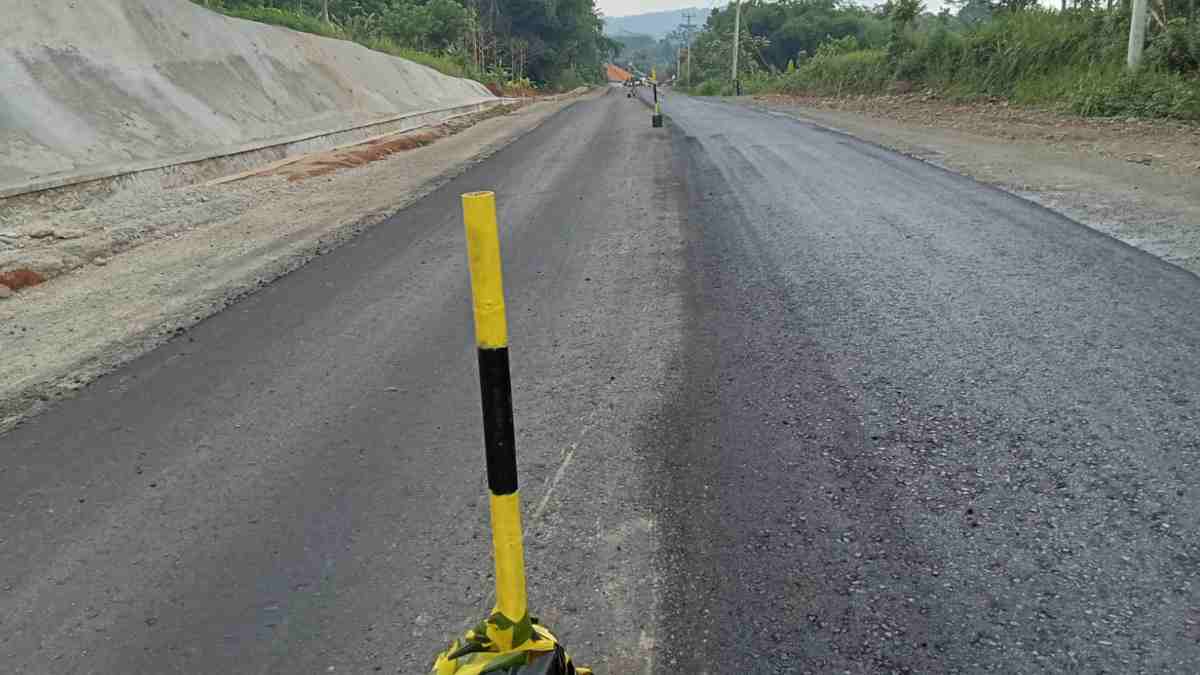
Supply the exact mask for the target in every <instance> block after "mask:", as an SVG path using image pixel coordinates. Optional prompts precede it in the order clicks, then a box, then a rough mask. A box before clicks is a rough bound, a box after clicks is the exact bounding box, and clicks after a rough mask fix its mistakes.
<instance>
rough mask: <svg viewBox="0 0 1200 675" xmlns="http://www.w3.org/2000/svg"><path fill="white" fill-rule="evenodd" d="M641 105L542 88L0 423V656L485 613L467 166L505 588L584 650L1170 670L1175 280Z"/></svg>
mask: <svg viewBox="0 0 1200 675" xmlns="http://www.w3.org/2000/svg"><path fill="white" fill-rule="evenodd" d="M665 109H666V112H667V114H668V115H669V120H668V123H667V127H668V128H667V129H665V130H651V129H650V128H649V112H648V111H647V110H646V108H644V107H643V106H641V105H640V104H639V103H638V102H636V101H631V100H629V99H626V98H624V96H621V95H619V94H613V95H609V96H606V97H603V98H600V99H596V100H591V101H585V102H581V103H579V104H577V105H576V106H574V107H573V108H571V109H569V110H568V111H566V112H564V113H562V114H560V115H558V116H557V117H555V118H554V119H552V120H551V121H550V122H548V123H547V124H546V125H545V126H544V127H542V128H541V129H540V130H538V131H537V132H534V133H532V134H530V135H528V136H526V137H524V138H523V139H522V140H520V141H518V142H517V143H515V144H513V145H512V146H510V147H509V148H507V149H506V150H504V151H502V152H500V153H498V154H497V155H496V156H494V157H493V158H492V159H490V160H489V161H487V162H485V163H483V164H481V165H479V166H477V167H476V168H475V169H473V170H471V171H469V172H468V173H466V174H464V175H463V176H461V177H460V178H458V179H456V180H454V181H452V182H451V183H449V184H448V185H447V186H445V187H444V188H442V189H441V190H439V191H437V192H435V193H434V194H432V195H430V196H429V197H427V198H426V199H424V200H422V201H421V202H418V203H417V204H415V205H413V206H411V207H409V208H407V209H405V210H403V211H401V212H400V213H398V214H397V215H396V217H395V218H393V219H392V220H391V221H389V222H388V223H386V224H385V225H382V226H379V227H377V228H375V229H372V230H370V231H368V232H367V233H365V234H364V235H363V236H361V237H360V238H359V239H357V240H356V241H355V242H354V243H353V244H351V245H349V246H346V247H344V248H341V249H338V250H337V251H335V252H333V253H332V254H330V255H328V256H323V257H322V258H320V259H318V260H317V261H315V262H313V263H312V264H310V265H309V266H307V267H305V268H303V269H301V270H300V271H298V272H296V273H294V274H292V275H290V276H288V277H285V278H283V279H281V280H280V281H279V282H277V283H275V284H273V285H272V286H270V287H269V288H267V289H265V290H263V291H262V292H260V293H259V294H257V295H255V296H252V297H250V298H248V299H246V300H245V301H243V302H242V303H240V304H238V305H236V306H234V307H233V308H231V309H229V310H228V311H226V312H224V313H223V314H220V315H218V316H216V317H214V318H212V319H210V320H208V321H206V322H204V323H202V324H200V325H198V326H197V327H195V328H193V329H192V330H191V331H190V332H189V333H188V334H187V335H184V336H181V337H180V338H178V339H176V340H175V341H173V342H171V343H169V344H167V345H166V346H164V347H163V348H161V349H159V350H158V351H156V352H154V353H152V354H150V355H149V356H147V357H145V358H143V359H141V360H139V361H137V362H135V363H133V364H131V365H130V366H129V367H127V368H125V369H123V370H122V371H119V372H117V373H115V374H113V375H111V376H108V377H106V378H103V379H102V380H100V381H98V382H97V383H96V384H95V385H93V386H92V387H91V388H89V389H88V390H87V391H85V392H84V393H82V394H81V395H80V396H79V397H78V398H76V399H73V400H71V401H67V402H65V403H63V404H61V405H60V406H59V407H58V408H57V409H55V410H52V411H50V412H48V413H46V414H44V415H42V416H40V417H38V418H34V419H33V420H32V421H30V422H29V423H27V424H26V425H24V426H22V427H20V428H18V429H17V430H16V431H15V432H13V433H11V434H10V435H8V436H6V437H3V438H0V468H2V471H0V626H2V630H0V663H4V664H5V666H6V667H7V668H10V669H12V670H15V671H17V672H34V673H42V672H54V673H57V672H67V673H71V672H80V673H82V672H102V673H123V672H221V671H225V672H318V671H328V670H329V669H330V668H331V667H332V668H334V669H335V672H372V671H375V670H376V669H380V670H383V671H386V672H403V673H419V672H422V671H423V669H424V667H425V664H426V661H425V659H427V658H428V656H429V655H430V654H431V653H432V651H433V650H435V649H436V648H438V647H439V646H440V644H441V642H442V641H443V640H444V639H445V638H447V637H449V635H450V634H452V633H454V632H455V631H458V630H461V629H462V628H463V627H464V626H465V623H466V622H467V620H468V619H470V618H472V617H474V616H478V615H479V614H480V612H482V611H483V610H484V608H485V607H486V606H488V603H489V598H488V592H489V585H490V579H489V574H488V567H489V565H490V562H489V560H488V557H487V542H486V538H487V530H486V522H485V520H484V515H485V505H486V500H485V499H484V494H485V492H484V484H483V477H482V471H481V462H482V452H481V450H480V441H479V423H478V410H477V407H476V405H477V393H476V386H477V385H476V382H475V380H474V376H475V373H474V362H473V359H472V347H471V333H470V312H469V305H468V300H467V298H468V295H467V293H468V290H467V284H466V271H465V265H464V261H463V256H462V250H461V249H462V234H461V224H460V223H459V220H458V194H459V193H461V192H464V191H467V190H473V189H479V188H485V187H486V188H493V189H496V190H497V191H498V193H499V195H500V202H501V211H502V214H501V218H502V221H503V223H504V224H505V227H506V231H505V236H504V240H503V246H504V250H505V255H506V257H505V263H506V268H505V271H506V282H507V286H508V289H509V306H510V310H509V311H510V317H511V320H512V323H513V331H512V332H513V340H512V342H513V349H514V354H513V358H514V377H515V379H516V388H517V389H516V392H515V394H516V406H517V422H518V431H519V437H518V448H519V453H520V457H521V467H522V484H523V486H524V487H523V492H524V493H525V503H526V513H527V523H528V532H529V536H528V539H529V558H530V560H531V570H530V575H531V586H532V592H533V602H534V604H535V605H536V606H537V608H539V609H546V610H547V611H544V612H543V614H544V615H545V617H546V619H547V621H548V622H549V623H550V624H551V625H554V626H555V627H556V628H558V629H559V631H560V632H561V633H563V637H564V638H565V639H566V640H567V642H568V644H569V645H571V646H572V647H573V649H574V651H576V652H578V653H579V654H580V656H582V657H583V660H584V661H585V662H591V663H595V664H597V665H598V666H599V667H600V672H602V673H636V672H654V673H663V674H667V673H670V674H678V673H797V672H813V673H825V672H851V673H876V672H919V673H928V672H987V671H995V672H1006V673H1013V672H1015V673H1026V672H1028V673H1035V672H1064V671H1065V672H1088V673H1092V672H1110V673H1135V672H1147V673H1160V672H1179V673H1192V672H1196V671H1197V669H1198V667H1200V592H1198V589H1197V587H1196V586H1197V584H1200V578H1198V576H1200V537H1198V535H1200V532H1198V523H1197V518H1198V516H1197V514H1198V513H1200V509H1197V502H1200V492H1198V488H1197V487H1196V486H1197V485H1198V484H1200V475H1198V474H1200V465H1198V463H1197V457H1198V455H1200V422H1198V421H1197V414H1198V413H1197V410H1198V407H1200V365H1198V364H1200V358H1198V357H1200V312H1198V311H1197V303H1198V301H1197V297H1200V294H1198V291H1200V279H1197V277H1195V276H1194V275H1191V274H1189V273H1186V272H1183V271H1181V270H1179V269H1177V268H1174V267H1171V266H1169V265H1167V264H1165V263H1162V262H1161V261H1159V260H1157V259H1155V258H1153V257H1151V256H1149V255H1147V254H1145V253H1142V252H1140V251H1137V250H1135V249H1132V248H1130V247H1128V246H1126V245H1124V244H1121V243H1119V242H1116V241H1115V240H1112V239H1108V238H1106V237H1104V236H1102V235H1099V234H1097V233H1095V232H1093V231H1091V230H1089V229H1087V228H1085V227H1082V226H1080V225H1078V224H1076V223H1074V222H1072V221H1069V220H1066V219H1064V218H1061V217H1059V216H1056V215H1055V214H1053V213H1051V212H1049V211H1046V210H1044V209H1042V208H1040V207H1037V206H1035V205H1032V204H1030V203H1027V202H1023V201H1021V200H1019V199H1017V198H1015V197H1013V196H1011V195H1008V194H1005V193H1003V192H1000V191H998V190H993V189H991V188H987V187H984V186H981V185H979V184H977V183H974V182H972V181H970V180H968V179H965V178H962V177H959V176H956V175H952V174H949V173H946V172H944V171H941V170H939V169H937V168H935V167H932V166H929V165H927V164H924V163H921V162H919V161H915V160H910V159H906V158H903V157H901V156H899V155H896V154H893V153H890V152H888V151H885V150H882V149H880V148H878V147H875V146H872V145H869V144H866V143H863V142H860V141H856V140H854V139H851V138H848V137H845V136H842V135H839V134H837V133H833V132H830V131H826V130H822V129H819V128H816V127H813V126H811V125H807V124H805V123H803V122H799V121H796V120H790V119H784V118H780V117H774V116H769V115H765V114H762V113H759V112H755V111H752V110H746V109H742V108H738V107H733V106H729V105H725V104H720V103H713V102H707V101H702V100H693V99H686V98H682V97H680V98H675V97H671V98H670V99H669V100H668V101H667V102H666V106H665ZM543 504H544V506H543ZM649 657H652V658H649Z"/></svg>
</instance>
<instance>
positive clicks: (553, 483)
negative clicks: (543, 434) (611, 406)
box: [530, 408, 596, 526]
mask: <svg viewBox="0 0 1200 675" xmlns="http://www.w3.org/2000/svg"><path fill="white" fill-rule="evenodd" d="M595 418H596V409H595V408H592V411H591V412H590V413H588V414H587V417H585V418H584V421H583V426H582V427H580V429H579V436H578V437H577V438H576V439H575V440H574V441H572V442H571V444H570V445H568V446H567V448H566V450H564V451H563V457H562V461H561V462H559V465H558V470H556V471H555V472H554V476H552V477H551V478H550V480H549V481H548V482H547V483H546V489H545V491H543V492H542V499H541V500H540V501H539V502H538V505H537V508H536V509H534V510H533V517H532V518H531V519H530V525H531V526H532V525H533V523H535V522H537V521H539V520H541V519H542V514H544V513H545V512H546V507H547V506H548V505H549V504H550V498H551V497H553V496H554V489H555V488H557V487H558V484H559V483H560V482H561V481H562V478H563V476H564V475H566V473H567V467H568V466H570V464H571V460H572V459H574V458H575V450H576V449H577V448H579V443H580V442H581V441H582V440H583V439H584V438H586V437H587V434H588V431H590V430H591V428H592V422H593V420H595Z"/></svg>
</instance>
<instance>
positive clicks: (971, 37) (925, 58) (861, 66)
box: [697, 8, 1200, 120]
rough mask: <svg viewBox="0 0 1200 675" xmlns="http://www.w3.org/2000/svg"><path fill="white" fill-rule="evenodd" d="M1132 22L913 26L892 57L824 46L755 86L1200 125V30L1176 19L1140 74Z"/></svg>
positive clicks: (1072, 16) (1093, 15)
mask: <svg viewBox="0 0 1200 675" xmlns="http://www.w3.org/2000/svg"><path fill="white" fill-rule="evenodd" d="M1128 21H1129V17H1128V14H1126V13H1122V12H1120V11H1111V12H1108V11H1088V10H1078V11H1068V12H1056V11H1052V10H1048V9H1038V8H1035V9H1031V10H1028V11H1022V12H1012V13H1002V14H998V15H997V16H995V17H993V18H992V19H990V20H988V21H985V22H983V23H981V24H980V25H978V26H976V27H974V28H971V29H969V30H966V31H964V32H955V31H953V30H949V29H947V28H946V27H944V26H934V27H933V28H931V29H926V30H922V31H920V32H914V31H911V30H910V31H907V32H905V33H904V35H903V41H904V44H902V45H901V46H900V48H899V49H895V48H893V49H892V50H890V51H885V50H882V49H847V47H852V46H853V45H848V44H846V43H845V41H844V40H843V41H835V42H840V43H841V44H840V46H837V47H835V48H829V49H827V48H826V45H831V44H833V43H832V42H830V43H826V44H825V45H822V47H821V48H820V49H818V51H817V54H816V55H814V56H813V57H812V58H810V59H807V60H805V61H803V62H802V63H801V64H800V65H799V67H798V68H796V69H795V70H790V69H789V70H790V72H786V73H781V74H777V75H772V76H764V77H759V78H757V79H755V80H754V81H753V83H752V87H749V88H751V89H752V93H754V92H758V91H775V92H782V93H793V94H799V93H816V94H825V95H841V94H870V93H880V92H883V91H886V90H887V88H888V86H889V83H891V82H893V81H907V82H912V83H920V84H921V85H922V86H929V87H934V88H936V89H938V90H940V91H943V92H945V93H947V94H949V95H951V96H957V97H976V96H988V97H1003V98H1007V99H1010V100H1012V101H1014V102H1017V103H1024V104H1033V105H1046V106H1052V107H1059V108H1063V109H1066V110H1070V111H1073V112H1075V113H1078V114H1081V115H1102V116H1112V115H1136V116H1147V117H1172V118H1177V119H1187V120H1200V27H1198V26H1197V25H1196V24H1195V23H1192V24H1187V23H1186V22H1182V21H1181V20H1176V21H1173V22H1172V25H1171V26H1170V27H1169V28H1168V30H1166V31H1162V32H1159V33H1158V34H1156V35H1155V36H1154V38H1153V39H1152V41H1151V44H1150V46H1149V48H1148V49H1147V52H1146V59H1145V66H1144V68H1143V70H1142V71H1141V72H1139V73H1138V75H1137V76H1136V77H1135V76H1132V75H1130V74H1128V73H1127V72H1126V70H1125V68H1124V60H1125V46H1126V45H1125V41H1126V39H1127V36H1128V33H1127V31H1128ZM717 88H718V89H721V88H722V87H720V86H718V87H717ZM703 90H704V85H701V86H700V87H699V88H697V91H703Z"/></svg>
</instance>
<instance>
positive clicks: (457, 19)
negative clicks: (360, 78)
mask: <svg viewBox="0 0 1200 675" xmlns="http://www.w3.org/2000/svg"><path fill="white" fill-rule="evenodd" d="M193 2H196V3H197V4H200V5H203V6H205V7H208V8H210V9H213V10H216V11H219V12H222V13H224V14H227V15H229V16H234V17H238V18H242V19H249V20H252V21H260V22H263V23H269V24H273V25H277V26H284V27H287V28H291V29H293V30H298V31H304V32H306V33H313V34H316V35H322V36H325V37H330V38H336V39H341V40H353V41H354V42H358V43H359V44H362V45H364V46H366V47H368V48H370V49H374V50H377V51H381V52H386V53H388V54H392V55H394V56H400V57H403V58H406V59H409V60H412V61H415V62H417V63H420V64H422V65H426V66H429V67H431V68H434V69H436V70H438V71H441V72H443V73H445V74H447V75H453V76H455V77H469V78H472V79H476V80H479V81H480V82H483V83H484V84H487V85H489V86H490V87H492V88H493V89H494V90H497V91H499V90H516V91H528V90H532V89H533V88H534V87H535V85H536V86H539V87H550V88H568V89H569V88H572V87H575V86H579V85H581V84H586V83H589V82H596V81H598V80H599V79H600V77H601V67H602V65H603V63H604V62H605V61H607V60H609V59H610V58H611V56H612V54H613V53H615V52H616V51H617V50H618V49H619V45H617V44H616V43H614V42H613V41H611V40H609V39H608V38H606V37H604V35H603V34H602V27H603V24H602V22H601V20H600V18H599V16H598V14H597V11H596V7H595V2H594V0H555V1H554V2H547V1H546V0H505V2H504V3H498V2H494V1H493V2H487V3H485V2H484V0H193Z"/></svg>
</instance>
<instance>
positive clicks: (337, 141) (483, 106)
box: [0, 98, 514, 299]
mask: <svg viewBox="0 0 1200 675" xmlns="http://www.w3.org/2000/svg"><path fill="white" fill-rule="evenodd" d="M513 102H514V99H507V98H496V99H485V100H481V101H476V102H473V103H468V104H462V105H456V106H450V107H447V108H440V109H435V110H424V111H418V112H413V113H405V114H402V115H395V116H390V117H387V118H384V119H379V120H375V121H371V122H367V123H363V124H357V125H354V126H352V127H348V128H341V129H335V130H328V131H322V132H314V133H305V134H299V135H293V136H288V137H282V138H273V139H267V140H263V141H259V142H255V143H248V144H243V145H240V146H237V147H232V148H222V149H220V150H215V151H209V152H205V153H198V154H195V155H185V156H176V157H172V158H169V159H163V160H156V161H144V162H136V163H131V164H124V165H121V166H109V167H98V168H94V169H91V170H88V171H86V172H77V173H73V174H69V175H56V176H48V177H39V178H37V179H34V180H30V181H26V182H23V183H21V184H17V185H9V186H0V296H3V297H8V296H10V295H11V294H12V293H13V292H14V291H16V290H19V289H21V288H24V287H28V286H33V285H37V284H39V283H42V282H43V281H46V280H48V279H51V278H53V277H55V276H58V275H60V274H62V273H65V272H68V271H70V270H71V269H72V268H74V267H77V266H78V265H81V264H83V263H85V262H87V261H89V260H90V261H100V262H99V263H98V264H103V261H104V260H105V259H106V256H107V255H109V254H111V253H115V252H120V251H123V250H127V249H129V248H131V247H132V246H134V245H136V243H137V241H138V240H139V239H140V237H131V236H128V234H127V233H124V232H114V233H113V234H112V240H111V241H93V242H89V244H88V245H86V246H84V245H83V242H82V241H81V242H80V243H79V244H77V245H75V246H74V248H77V249H80V250H78V251H76V252H75V253H74V255H73V256H71V257H70V258H69V259H68V260H66V261H64V260H63V259H61V256H56V255H54V254H53V253H51V252H50V251H49V250H48V248H49V247H48V244H51V243H53V242H56V241H64V240H71V241H74V240H82V239H83V238H84V237H86V236H87V235H88V234H89V232H87V231H86V229H80V228H78V227H66V228H64V227H54V226H51V225H50V224H49V221H50V220H60V221H61V220H62V219H63V218H62V214H64V213H68V214H69V213H72V212H79V211H81V210H82V209H85V208H88V207H89V206H91V205H95V204H97V203H102V202H105V201H108V200H111V199H113V198H115V197H118V196H120V197H130V196H148V195H153V194H154V193H158V192H164V191H168V190H172V189H177V188H184V187H189V186H196V185H201V184H204V183H206V182H209V181H214V180H217V179H221V178H226V177H229V176H233V175H237V174H239V173H241V172H245V171H248V170H255V169H262V168H265V167H269V166H270V165H272V164H282V163H287V162H289V161H295V160H297V159H300V158H302V157H304V156H306V155H309V154H311V153H315V152H321V151H326V150H330V149H336V148H340V147H345V146H350V145H355V144H358V143H362V142H365V141H369V140H372V139H377V138H380V137H386V136H391V135H398V134H403V133H406V132H411V131H415V130H419V129H422V128H426V127H431V126H436V125H439V124H443V123H446V122H449V121H452V120H455V119H457V118H460V117H465V116H469V115H475V114H478V113H481V112H484V111H487V110H490V109H492V108H495V107H496V106H500V105H506V104H511V103H513ZM89 239H95V237H89ZM42 242H46V243H45V244H43V243H42ZM85 249H86V250H85ZM74 258H78V260H75V259H74ZM76 263H78V264H76ZM0 299H3V298H2V297H0Z"/></svg>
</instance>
